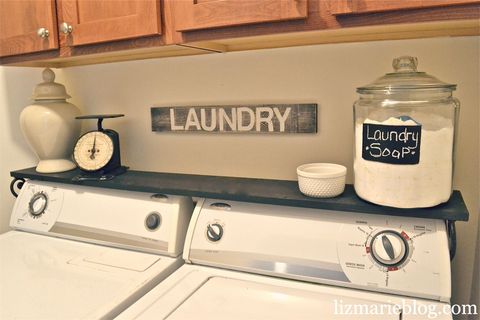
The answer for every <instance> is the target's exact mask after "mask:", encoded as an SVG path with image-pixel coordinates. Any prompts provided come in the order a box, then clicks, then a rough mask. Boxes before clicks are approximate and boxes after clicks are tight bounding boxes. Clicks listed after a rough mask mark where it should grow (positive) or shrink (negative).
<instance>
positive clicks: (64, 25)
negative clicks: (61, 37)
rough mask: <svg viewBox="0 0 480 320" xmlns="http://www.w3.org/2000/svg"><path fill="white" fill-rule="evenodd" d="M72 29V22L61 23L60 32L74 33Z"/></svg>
mask: <svg viewBox="0 0 480 320" xmlns="http://www.w3.org/2000/svg"><path fill="white" fill-rule="evenodd" d="M72 31H73V27H72V26H71V25H70V24H68V23H66V22H63V23H62V24H61V25H60V32H62V33H63V34H70V33H72Z"/></svg>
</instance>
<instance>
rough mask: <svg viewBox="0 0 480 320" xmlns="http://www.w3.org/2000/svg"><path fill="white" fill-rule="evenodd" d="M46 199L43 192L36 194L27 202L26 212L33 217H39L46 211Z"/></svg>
mask: <svg viewBox="0 0 480 320" xmlns="http://www.w3.org/2000/svg"><path fill="white" fill-rule="evenodd" d="M47 205H48V198H47V195H46V194H45V193H43V192H37V193H35V194H34V195H33V197H32V198H31V199H30V201H29V202H28V212H29V213H30V214H31V215H32V216H33V217H34V218H38V217H40V216H41V215H42V214H43V213H44V212H45V210H46V209H47Z"/></svg>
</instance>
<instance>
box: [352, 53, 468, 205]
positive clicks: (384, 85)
mask: <svg viewBox="0 0 480 320" xmlns="http://www.w3.org/2000/svg"><path fill="white" fill-rule="evenodd" d="M393 68H394V70H395V72H393V73H388V74H386V75H385V76H383V77H381V78H379V79H377V80H376V81H375V82H373V83H372V84H369V85H366V86H363V87H359V88H357V92H358V93H359V95H360V98H359V99H358V100H357V101H356V102H355V104H354V131H355V152H354V173H355V191H356V193H357V195H358V196H359V197H360V198H362V199H364V200H367V201H370V202H373V203H376V204H380V205H385V206H391V207H397V208H422V207H432V206H435V205H438V204H440V203H443V202H446V201H448V199H449V198H450V195H451V193H452V178H453V159H454V137H455V124H456V118H457V113H458V109H459V102H458V100H457V99H455V98H453V97H452V91H453V90H455V89H456V85H453V84H447V83H444V82H441V81H439V80H438V79H436V78H435V77H432V76H430V75H428V74H426V73H425V72H418V71H417V58H414V57H409V56H404V57H399V58H396V59H395V60H394V61H393Z"/></svg>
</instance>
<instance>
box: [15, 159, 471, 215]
mask: <svg viewBox="0 0 480 320" xmlns="http://www.w3.org/2000/svg"><path fill="white" fill-rule="evenodd" d="M10 174H11V176H12V177H14V178H23V179H32V180H42V181H51V182H59V183H67V184H76V185H85V186H91V187H101V188H109V189H121V190H130V191H142V192H150V193H165V194H172V195H185V196H193V197H205V198H213V199H223V200H236V201H247V202H255V203H267V204H276V205H287V206H295V207H306V208H318V209H326V210H335V211H348V212H359V213H368V214H383V215H392V216H404V217H417V218H430V219H443V220H450V221H467V220H468V210H467V208H466V206H465V202H464V201H463V198H462V195H461V193H460V192H459V191H454V192H453V194H452V197H451V198H450V201H448V202H447V203H444V204H441V205H438V206H436V207H433V208H427V209H398V208H390V207H384V206H378V205H375V204H371V203H369V202H366V201H363V200H362V199H360V198H359V197H357V195H356V194H355V191H354V189H353V186H352V185H347V186H346V188H345V192H344V193H343V194H342V195H341V196H339V197H336V198H329V199H318V198H309V197H306V196H304V195H303V194H301V193H300V191H299V190H298V185H297V181H287V180H267V179H251V178H233V177H218V176H202V175H192V174H177V173H159V172H146V171H134V170H130V171H127V172H126V173H125V174H122V175H120V176H118V177H116V178H115V179H112V180H109V181H73V180H72V178H74V177H76V176H78V175H79V174H80V171H79V170H72V171H68V172H62V173H53V174H46V173H38V172H36V171H35V168H29V169H24V170H18V171H12V172H11V173H10ZM339 214H341V212H339Z"/></svg>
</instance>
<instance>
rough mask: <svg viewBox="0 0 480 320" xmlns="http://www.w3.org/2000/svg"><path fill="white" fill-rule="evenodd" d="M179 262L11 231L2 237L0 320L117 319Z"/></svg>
mask: <svg viewBox="0 0 480 320" xmlns="http://www.w3.org/2000/svg"><path fill="white" fill-rule="evenodd" d="M128 260H134V262H128ZM177 261H178V260H177V259H173V258H170V257H159V256H157V255H152V254H147V253H140V252H134V251H127V250H123V249H116V248H110V247H105V246H100V245H92V244H88V243H83V242H78V241H71V240H65V239H58V238H53V237H48V236H42V235H36V234H31V233H27V232H19V231H10V232H8V233H5V234H2V235H0V271H1V272H0V319H52V320H53V319H59V320H60V319H62V320H63V319H99V318H113V317H114V316H115V315H117V314H118V313H119V312H121V311H122V310H123V309H125V308H126V307H128V306H129V305H130V304H131V303H132V302H134V301H135V300H136V299H138V298H139V296H140V295H143V294H144V293H146V292H147V291H148V290H149V289H150V288H151V287H152V286H154V285H155V284H157V283H158V282H159V281H160V280H161V279H163V278H165V277H166V276H167V275H169V274H170V273H171V272H172V271H173V270H174V266H175V265H176V264H177Z"/></svg>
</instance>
